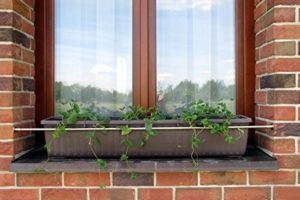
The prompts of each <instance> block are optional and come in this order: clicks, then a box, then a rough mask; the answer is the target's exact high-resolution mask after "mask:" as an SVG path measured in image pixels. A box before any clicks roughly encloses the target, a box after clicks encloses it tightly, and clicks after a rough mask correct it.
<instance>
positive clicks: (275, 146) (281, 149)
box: [258, 136, 295, 153]
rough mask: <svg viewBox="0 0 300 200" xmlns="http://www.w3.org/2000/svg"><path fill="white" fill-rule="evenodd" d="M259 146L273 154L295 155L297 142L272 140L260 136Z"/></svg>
mask: <svg viewBox="0 0 300 200" xmlns="http://www.w3.org/2000/svg"><path fill="white" fill-rule="evenodd" d="M258 142H259V145H260V146H262V147H263V148H265V149H267V150H269V151H271V152H273V153H294V152H295V141H294V140H293V139H276V140H274V139H270V138H268V137H264V136H260V138H259V141H258Z"/></svg>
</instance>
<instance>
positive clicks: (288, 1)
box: [269, 0, 299, 6]
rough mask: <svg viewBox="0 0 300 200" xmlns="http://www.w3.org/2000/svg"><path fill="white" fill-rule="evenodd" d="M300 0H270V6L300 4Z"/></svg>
mask: <svg viewBox="0 0 300 200" xmlns="http://www.w3.org/2000/svg"><path fill="white" fill-rule="evenodd" d="M298 4H299V0H269V5H270V6H277V5H298Z"/></svg>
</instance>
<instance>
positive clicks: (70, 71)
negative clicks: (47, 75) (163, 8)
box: [55, 0, 132, 116]
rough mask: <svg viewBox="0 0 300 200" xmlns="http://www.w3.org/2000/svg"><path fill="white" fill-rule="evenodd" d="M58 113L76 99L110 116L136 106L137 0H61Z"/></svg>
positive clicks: (58, 12) (57, 34)
mask: <svg viewBox="0 0 300 200" xmlns="http://www.w3.org/2000/svg"><path fill="white" fill-rule="evenodd" d="M55 12H56V19H55V23H56V24H55V37H56V38H55V65H56V66H55V81H56V83H55V90H56V91H55V92H56V112H58V111H59V110H61V109H63V108H64V105H63V104H62V102H65V101H70V100H76V101H78V102H79V103H82V104H83V105H90V106H93V107H94V108H95V109H96V110H98V111H99V112H101V113H102V114H103V113H105V114H106V115H110V116H115V115H118V114H119V110H120V108H122V107H124V106H125V105H126V106H127V105H129V104H131V103H132V1H131V0H126V1H124V0H109V1H107V0H97V1H87V0H56V9H55Z"/></svg>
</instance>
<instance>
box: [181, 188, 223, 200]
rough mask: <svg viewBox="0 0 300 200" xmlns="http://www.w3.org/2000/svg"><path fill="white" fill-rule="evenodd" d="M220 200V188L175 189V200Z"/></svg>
mask: <svg viewBox="0 0 300 200" xmlns="http://www.w3.org/2000/svg"><path fill="white" fill-rule="evenodd" d="M187 199H188V200H199V199H209V200H220V199H221V188H201V189H200V188H199V189H190V188H180V189H176V200H187Z"/></svg>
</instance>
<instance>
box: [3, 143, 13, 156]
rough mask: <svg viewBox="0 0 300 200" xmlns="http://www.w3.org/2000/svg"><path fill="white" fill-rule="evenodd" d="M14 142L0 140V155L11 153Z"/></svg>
mask: <svg viewBox="0 0 300 200" xmlns="http://www.w3.org/2000/svg"><path fill="white" fill-rule="evenodd" d="M13 153H14V144H13V142H0V155H13Z"/></svg>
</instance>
